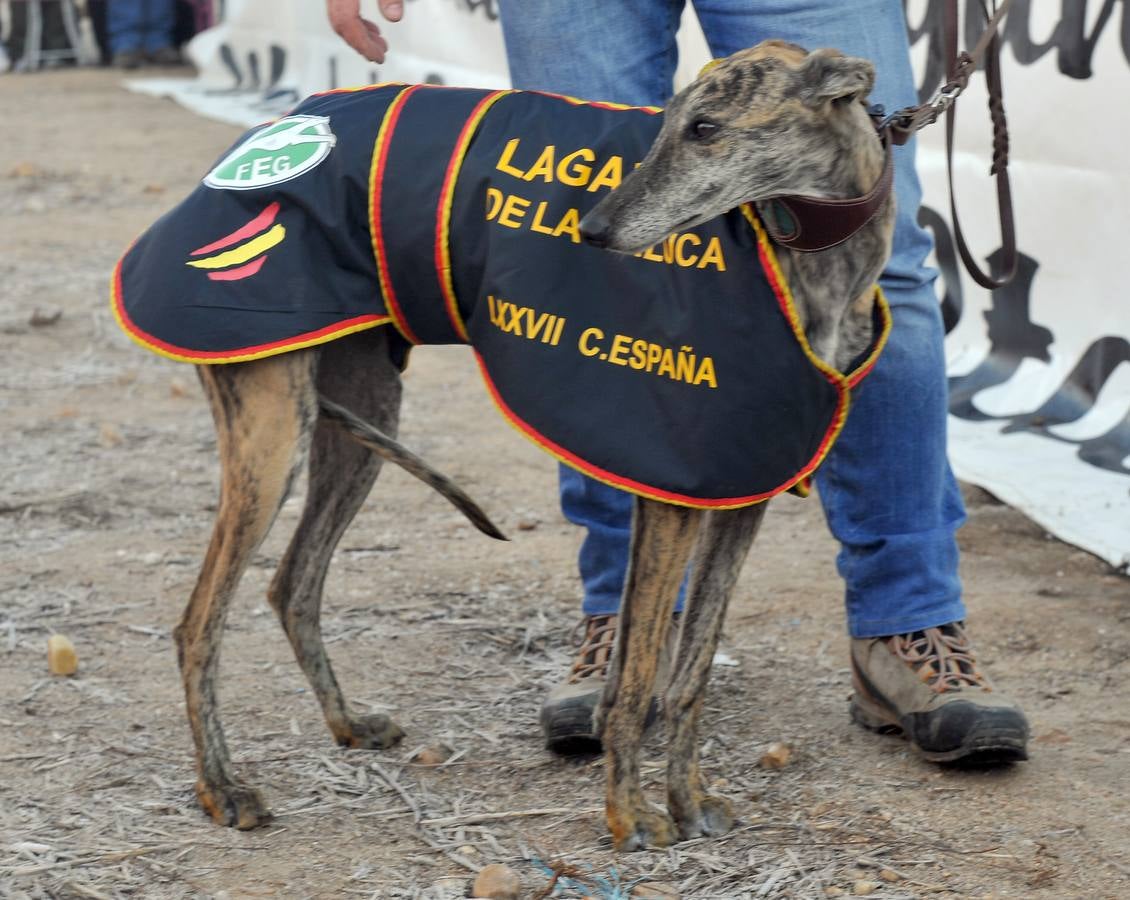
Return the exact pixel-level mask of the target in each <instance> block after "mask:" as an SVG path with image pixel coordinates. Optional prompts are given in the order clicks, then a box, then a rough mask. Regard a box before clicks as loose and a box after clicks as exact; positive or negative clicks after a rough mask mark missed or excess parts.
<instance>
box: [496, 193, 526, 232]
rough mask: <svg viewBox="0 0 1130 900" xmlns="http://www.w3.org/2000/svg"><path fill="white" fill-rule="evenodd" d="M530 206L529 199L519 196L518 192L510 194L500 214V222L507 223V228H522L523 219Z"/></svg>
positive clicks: (501, 223) (500, 223)
mask: <svg viewBox="0 0 1130 900" xmlns="http://www.w3.org/2000/svg"><path fill="white" fill-rule="evenodd" d="M529 206H530V201H529V200H527V199H525V198H524V197H519V196H518V195H517V194H510V195H509V196H508V197H507V198H506V203H505V204H504V205H503V207H502V212H501V213H499V215H498V224H499V225H505V226H506V227H507V228H521V227H522V219H523V218H524V217H525V215H526V210H527V209H528V208H529ZM515 217H516V218H515Z"/></svg>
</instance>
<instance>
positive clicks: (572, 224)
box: [553, 209, 581, 244]
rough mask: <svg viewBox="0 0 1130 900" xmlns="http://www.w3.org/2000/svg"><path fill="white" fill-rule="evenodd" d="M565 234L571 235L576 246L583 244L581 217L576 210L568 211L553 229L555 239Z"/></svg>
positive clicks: (570, 237)
mask: <svg viewBox="0 0 1130 900" xmlns="http://www.w3.org/2000/svg"><path fill="white" fill-rule="evenodd" d="M563 234H567V235H569V239H570V240H571V241H572V242H573V243H574V244H579V243H580V242H581V215H580V213H578V212H577V211H576V210H575V209H569V210H567V211H566V213H565V215H563V216H562V217H561V221H560V222H558V223H557V227H556V228H554V229H553V236H554V237H561V235H563Z"/></svg>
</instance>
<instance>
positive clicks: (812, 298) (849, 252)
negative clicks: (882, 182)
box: [775, 131, 895, 371]
mask: <svg viewBox="0 0 1130 900" xmlns="http://www.w3.org/2000/svg"><path fill="white" fill-rule="evenodd" d="M838 137H839V138H840V140H841V142H842V147H843V149H842V152H840V153H838V154H836V156H837V165H835V166H834V167H831V168H830V169H829V171H827V172H826V173H825V174H826V176H827V181H826V182H825V196H828V197H831V198H841V199H846V198H851V197H857V196H860V195H861V194H863V193H866V192H867V191H869V190H870V189H871V187H872V186H873V185H874V184H875V182H876V180H877V179H878V178H879V176H880V174H881V173H882V169H883V163H884V153H883V149H882V146H881V145H880V143H879V141H877V140H875V138H874V132H873V131H871V132H870V133H860V132H858V131H853V132H852V133H849V134H844V135H839V136H838ZM894 214H895V204H894V196H893V193H892V195H891V197H890V198H889V199H888V200H887V202H886V203H885V204H884V205H883V206H882V207H881V208H880V210H879V211H878V212H877V213H876V214H875V216H874V217H873V218H872V219H871V220H870V221H869V222H868V223H867V224H866V225H864V226H863V227H862V228H860V229H859V231H857V232H856V233H855V234H854V235H852V236H851V237H850V238H848V239H847V240H846V241H844V242H843V243H842V244H839V245H837V246H835V247H831V248H829V249H827V250H820V251H817V252H800V251H796V250H790V249H788V248H786V247H783V246H781V245H777V246H776V247H775V249H776V251H777V257H778V260H779V261H780V264H781V268H782V270H783V271H784V274H785V278H786V280H787V281H788V284H789V286H790V288H791V290H792V294H793V299H794V300H795V301H796V307H797V313H798V315H799V316H800V319H801V323H802V324H803V326H804V330H805V335H806V337H807V338H808V343H809V345H810V346H811V347H812V351H813V352H814V353H815V354H816V355H817V356H819V357H820V358H821V359H822V360H824V361H825V362H828V363H830V364H831V365H833V366H834V367H835V368H837V369H838V370H840V371H845V369H846V367H847V366H848V365H850V364H851V362H852V360H854V359H855V358H856V357H857V356H859V354H860V353H862V352H863V351H864V350H865V349H866V348H867V346H868V344H869V343H870V342H871V338H872V334H871V332H872V319H871V312H872V306H873V303H874V290H873V288H874V284H875V282H876V280H877V279H878V277H879V274H880V272H881V271H882V269H883V265H884V263H885V261H886V259H887V257H888V255H889V253H890V241H891V233H892V230H893V228H892V226H893V221H894Z"/></svg>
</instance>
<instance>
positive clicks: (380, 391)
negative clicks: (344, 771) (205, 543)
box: [268, 328, 404, 749]
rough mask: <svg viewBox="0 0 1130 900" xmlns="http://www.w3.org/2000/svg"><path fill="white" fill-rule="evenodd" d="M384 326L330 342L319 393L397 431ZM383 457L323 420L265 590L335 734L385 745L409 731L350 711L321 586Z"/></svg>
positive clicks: (395, 385)
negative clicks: (294, 517) (299, 503)
mask: <svg viewBox="0 0 1130 900" xmlns="http://www.w3.org/2000/svg"><path fill="white" fill-rule="evenodd" d="M387 341H388V336H387V335H386V334H385V329H383V328H379V329H375V330H373V331H366V332H361V333H359V334H355V335H352V336H351V337H348V338H343V339H341V340H338V341H334V342H333V343H331V344H327V345H326V346H324V347H323V348H322V349H321V356H320V359H319V364H318V380H317V385H318V393H319V394H320V395H322V396H324V397H328V398H329V399H330V400H332V401H334V402H336V403H338V404H340V405H342V406H345V407H347V408H348V409H349V410H350V411H351V412H353V413H354V414H356V415H357V416H359V417H360V418H362V419H365V420H366V421H369V422H372V423H373V424H374V425H376V426H377V427H378V428H379V429H380V430H381V431H384V432H385V433H387V434H390V435H395V434H396V426H397V421H398V415H399V406H400V374H399V372H398V371H397V369H396V367H395V366H394V365H393V364H392V362H391V361H390V357H389V352H388V347H387V343H386V342H387ZM380 468H381V458H380V457H379V456H377V455H376V454H374V453H373V452H371V451H370V450H368V449H366V448H365V447H363V446H362V445H360V444H358V443H357V442H356V441H354V440H353V439H352V438H351V437H350V436H349V434H348V433H347V432H346V431H345V430H343V429H342V428H340V427H339V426H338V425H336V424H334V423H332V422H330V421H328V420H327V419H324V418H322V419H319V421H318V423H317V425H316V427H315V429H314V440H313V443H312V445H311V448H310V467H309V470H310V479H309V486H308V488H307V494H306V506H305V509H304V510H303V511H302V519H301V521H300V522H299V523H298V529H297V530H296V531H295V533H294V537H293V538H292V539H291V542H290V546H289V547H288V548H287V551H286V555H285V556H284V557H283V560H282V563H281V564H280V565H279V569H278V572H277V573H276V574H275V577H274V580H273V581H272V582H271V587H270V589H269V591H268V597H269V599H270V602H271V605H272V606H273V607H274V609H275V612H276V613H278V616H279V621H280V622H281V623H282V626H283V629H284V630H285V631H286V636H287V638H288V639H289V640H290V644H291V646H292V647H293V648H294V655H295V656H296V657H297V659H298V664H299V665H300V666H301V667H302V671H303V672H304V673H305V674H306V678H307V679H308V680H309V682H310V686H311V687H312V688H313V689H314V693H315V694H316V695H317V697H318V702H319V703H321V705H322V713H323V715H324V716H325V719H326V724H328V725H329V728H330V731H331V732H332V733H333V736H334V739H335V740H336V741H337V742H338V743H339V744H341V745H343V746H346V747H360V748H370V749H376V748H384V747H389V746H391V745H392V744H394V743H396V741H398V740H399V739H400V738H401V737H402V736H403V734H404V732H402V731H401V730H400V728H399V727H397V725H396V724H395V723H393V722H392V721H390V720H389V718H388V717H387V716H384V715H379V714H378V715H371V716H353V715H350V713H349V711H348V710H347V708H346V704H345V698H344V697H343V696H342V693H341V688H340V687H339V686H338V683H337V679H336V678H335V677H334V673H333V668H332V667H331V665H330V660H329V657H328V655H327V654H326V648H325V644H324V643H323V641H322V630H321V605H322V589H323V585H324V583H325V578H326V571H327V569H328V568H329V564H330V558H331V556H332V555H333V551H334V548H335V547H336V546H337V542H338V540H339V539H340V538H341V535H342V534H343V533H344V532H345V529H346V527H347V526H348V525H349V523H350V521H352V519H353V517H354V515H355V514H356V513H357V510H358V509H360V507H361V504H362V503H363V502H364V500H365V497H366V496H367V495H368V493H369V490H370V488H371V487H372V486H373V482H374V480H375V479H376V477H377V473H378V472H379V471H380Z"/></svg>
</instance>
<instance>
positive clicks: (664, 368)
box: [655, 347, 675, 378]
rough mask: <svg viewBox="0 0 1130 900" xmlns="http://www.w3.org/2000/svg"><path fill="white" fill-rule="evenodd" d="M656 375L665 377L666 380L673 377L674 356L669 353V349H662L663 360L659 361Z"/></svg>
mask: <svg viewBox="0 0 1130 900" xmlns="http://www.w3.org/2000/svg"><path fill="white" fill-rule="evenodd" d="M655 374H656V375H666V376H667V377H668V378H674V377H675V354H674V353H672V352H671V348H670V347H664V348H663V358H662V359H661V360H660V361H659V371H658V372H656V373H655Z"/></svg>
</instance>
